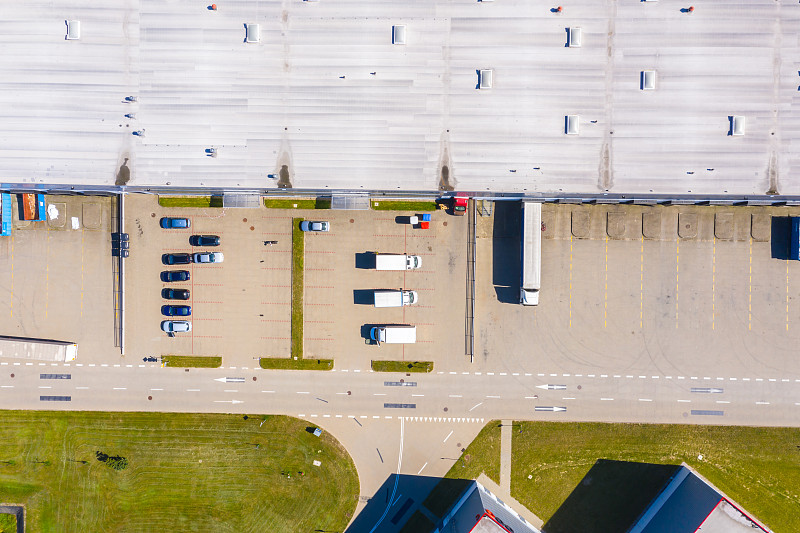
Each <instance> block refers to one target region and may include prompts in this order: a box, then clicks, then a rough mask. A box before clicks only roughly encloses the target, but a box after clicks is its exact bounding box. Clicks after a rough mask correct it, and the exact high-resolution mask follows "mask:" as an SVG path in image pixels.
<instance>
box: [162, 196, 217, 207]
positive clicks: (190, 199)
mask: <svg viewBox="0 0 800 533" xmlns="http://www.w3.org/2000/svg"><path fill="white" fill-rule="evenodd" d="M158 205H160V206H161V207H222V196H159V197H158Z"/></svg>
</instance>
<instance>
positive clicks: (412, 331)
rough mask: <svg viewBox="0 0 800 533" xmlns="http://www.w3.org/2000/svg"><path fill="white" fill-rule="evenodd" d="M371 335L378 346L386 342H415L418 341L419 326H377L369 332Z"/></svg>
mask: <svg viewBox="0 0 800 533" xmlns="http://www.w3.org/2000/svg"><path fill="white" fill-rule="evenodd" d="M369 337H370V339H372V340H373V341H375V342H376V343H378V346H380V345H381V343H386V344H413V343H415V342H417V326H411V325H408V324H400V325H386V326H375V327H374V328H372V329H371V330H370V332H369Z"/></svg>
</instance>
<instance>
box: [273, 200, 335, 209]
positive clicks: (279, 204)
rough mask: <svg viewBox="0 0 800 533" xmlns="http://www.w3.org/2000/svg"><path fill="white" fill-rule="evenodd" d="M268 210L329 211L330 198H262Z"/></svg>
mask: <svg viewBox="0 0 800 533" xmlns="http://www.w3.org/2000/svg"><path fill="white" fill-rule="evenodd" d="M264 207H267V208H269V209H330V208H331V199H330V198H264Z"/></svg>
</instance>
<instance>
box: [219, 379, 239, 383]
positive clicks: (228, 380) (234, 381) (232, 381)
mask: <svg viewBox="0 0 800 533" xmlns="http://www.w3.org/2000/svg"><path fill="white" fill-rule="evenodd" d="M214 381H221V382H222V383H244V378H217V379H215V380H214Z"/></svg>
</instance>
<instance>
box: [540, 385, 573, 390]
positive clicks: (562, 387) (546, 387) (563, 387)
mask: <svg viewBox="0 0 800 533" xmlns="http://www.w3.org/2000/svg"><path fill="white" fill-rule="evenodd" d="M536 388H537V389H544V390H567V386H566V385H536Z"/></svg>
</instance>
